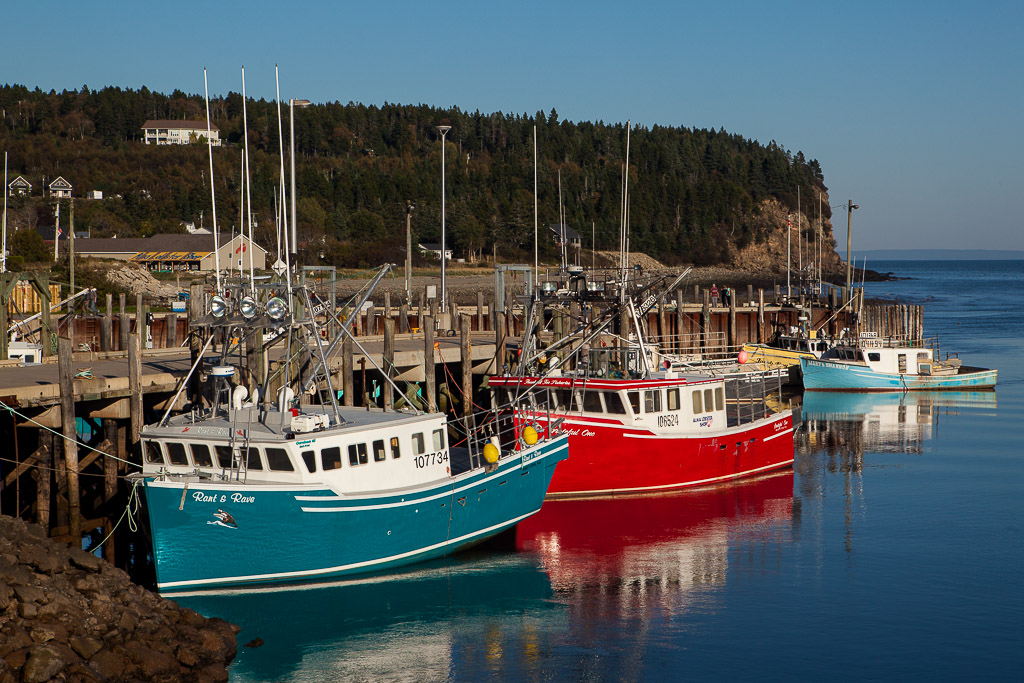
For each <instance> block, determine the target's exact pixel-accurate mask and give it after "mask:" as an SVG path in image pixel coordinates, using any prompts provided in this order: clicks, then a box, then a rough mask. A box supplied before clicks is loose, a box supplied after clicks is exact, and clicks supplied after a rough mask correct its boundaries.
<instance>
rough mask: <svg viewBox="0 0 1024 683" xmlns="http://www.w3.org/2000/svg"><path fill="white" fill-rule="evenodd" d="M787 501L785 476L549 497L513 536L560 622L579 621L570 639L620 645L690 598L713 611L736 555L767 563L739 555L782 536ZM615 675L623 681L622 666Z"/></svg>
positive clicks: (786, 529)
mask: <svg viewBox="0 0 1024 683" xmlns="http://www.w3.org/2000/svg"><path fill="white" fill-rule="evenodd" d="M793 500H794V499H793V471H792V470H786V471H784V472H779V473H776V474H774V475H767V476H764V477H761V478H757V479H753V480H750V481H747V482H740V483H735V484H731V485H725V486H717V487H709V488H705V489H696V490H690V491H683V492H678V493H674V494H666V495H656V496H637V497H614V498H588V499H578V500H549V501H546V502H545V503H544V507H543V508H541V511H540V513H538V514H537V515H534V516H533V517H531V518H529V519H526V520H524V521H523V522H520V524H519V526H518V531H517V534H518V535H517V539H518V545H519V548H520V549H521V550H524V551H529V552H536V553H537V554H538V555H539V557H540V560H541V564H542V566H543V567H544V569H545V570H546V571H547V572H548V575H549V576H550V578H551V583H552V586H553V588H554V589H555V594H556V596H557V597H558V599H560V600H563V601H565V602H567V603H568V604H569V607H570V615H571V616H570V618H571V619H572V616H576V617H580V618H579V619H575V620H573V621H574V622H575V626H576V627H578V628H581V629H584V630H585V631H586V632H587V633H586V634H581V633H577V634H574V635H575V637H576V638H581V639H584V640H585V636H586V635H592V634H593V633H594V632H595V631H597V630H599V629H601V628H602V627H604V628H607V629H609V630H614V631H615V632H617V633H618V635H617V636H615V637H617V638H619V639H622V638H623V637H624V633H626V632H628V630H629V629H631V628H636V627H641V626H640V624H643V623H646V622H647V621H648V620H649V619H652V618H660V617H664V616H666V615H674V614H679V613H683V612H686V611H687V610H688V608H689V607H688V606H689V605H690V604H691V603H692V602H694V601H699V602H701V603H702V604H703V606H704V607H705V608H707V609H712V610H713V609H714V602H715V591H714V590H713V589H717V588H720V587H722V586H724V585H725V583H726V577H727V574H728V570H729V568H730V562H736V561H737V558H740V561H741V562H742V563H747V562H749V561H754V562H758V563H760V562H774V561H776V560H774V559H772V557H773V554H772V553H764V554H762V553H758V552H745V551H746V550H749V549H750V548H751V547H754V546H756V547H762V546H767V545H776V544H778V543H779V542H780V539H782V540H784V539H785V538H787V537H788V536H789V534H790V532H791V531H792V520H793V507H794V505H793ZM759 568H760V567H759ZM574 608H578V610H576V611H574ZM637 622H640V624H638V623H637ZM570 628H573V625H570ZM566 635H567V636H569V635H570V634H566ZM632 638H633V637H632V636H625V640H626V641H629V640H631V639H632ZM573 640H574V637H573V636H570V638H569V642H572V641H573ZM620 674H621V676H624V677H626V678H630V677H631V674H630V671H629V670H628V669H624V670H622V671H619V672H617V673H616V674H615V677H618V676H619V675H620ZM609 675H611V674H609Z"/></svg>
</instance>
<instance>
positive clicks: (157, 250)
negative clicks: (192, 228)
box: [75, 233, 267, 272]
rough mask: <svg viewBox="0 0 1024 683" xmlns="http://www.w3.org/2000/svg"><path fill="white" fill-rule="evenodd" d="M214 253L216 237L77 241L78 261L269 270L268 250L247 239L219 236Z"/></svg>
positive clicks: (159, 268)
mask: <svg viewBox="0 0 1024 683" xmlns="http://www.w3.org/2000/svg"><path fill="white" fill-rule="evenodd" d="M217 245H218V247H219V248H218V249H217V250H216V251H215V250H214V239H213V233H208V234H194V235H188V234H186V235H180V234H174V235H153V236H152V237H108V238H96V237H94V238H89V239H79V240H75V255H76V256H78V257H79V258H107V259H117V260H119V261H131V262H133V263H138V264H139V265H142V266H145V267H146V268H147V269H149V270H152V271H175V270H195V271H200V272H208V271H213V270H214V269H215V268H216V264H217V262H218V261H219V262H220V268H221V270H248V269H249V268H250V258H251V259H252V263H251V267H252V268H255V269H256V270H266V269H267V250H266V249H264V248H263V247H261V246H260V245H258V244H256V243H255V242H250V241H249V238H248V236H244V235H235V236H234V237H232V236H231V235H225V234H223V233H220V234H219V235H218V240H217Z"/></svg>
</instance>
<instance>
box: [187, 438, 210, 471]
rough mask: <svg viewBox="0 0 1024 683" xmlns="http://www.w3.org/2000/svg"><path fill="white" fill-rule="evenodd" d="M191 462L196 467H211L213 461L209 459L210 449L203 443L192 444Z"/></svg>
mask: <svg viewBox="0 0 1024 683" xmlns="http://www.w3.org/2000/svg"><path fill="white" fill-rule="evenodd" d="M192 462H194V463H195V464H196V466H197V467H213V459H212V458H211V457H210V447H209V446H207V445H206V444H205V443H194V444H192Z"/></svg>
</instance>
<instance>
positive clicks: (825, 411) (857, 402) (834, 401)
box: [795, 391, 996, 455]
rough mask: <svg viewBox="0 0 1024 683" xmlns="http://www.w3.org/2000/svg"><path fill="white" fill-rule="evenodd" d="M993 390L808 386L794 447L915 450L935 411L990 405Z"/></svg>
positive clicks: (927, 434) (930, 430)
mask: <svg viewBox="0 0 1024 683" xmlns="http://www.w3.org/2000/svg"><path fill="white" fill-rule="evenodd" d="M995 407H996V394H995V392H994V391H948V392H946V391H944V392H902V393H868V394H859V393H844V392H822V391H808V392H806V393H805V394H804V399H803V408H802V411H801V413H802V423H801V426H800V429H799V430H798V434H797V436H796V438H795V441H796V448H797V451H798V452H800V453H813V452H815V451H818V450H822V449H826V450H833V449H838V450H849V451H852V452H853V453H855V454H858V455H863V453H864V451H870V452H876V453H921V452H922V449H923V448H924V442H926V441H928V440H929V439H931V438H932V437H933V435H934V433H935V431H936V430H938V428H939V417H940V415H955V414H957V413H958V412H959V410H960V409H966V408H969V409H975V410H976V409H993V410H994V409H995Z"/></svg>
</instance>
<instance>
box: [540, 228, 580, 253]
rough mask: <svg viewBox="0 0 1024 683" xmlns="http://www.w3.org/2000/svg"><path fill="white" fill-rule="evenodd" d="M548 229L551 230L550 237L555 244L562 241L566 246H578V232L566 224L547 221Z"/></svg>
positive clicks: (576, 247) (577, 247)
mask: <svg viewBox="0 0 1024 683" xmlns="http://www.w3.org/2000/svg"><path fill="white" fill-rule="evenodd" d="M548 230H550V231H551V238H552V239H553V240H555V244H558V245H561V244H562V242H563V241H564V242H565V245H566V246H567V247H572V248H574V249H579V248H580V234H579V233H578V232H576V231H575V230H573V229H572V228H570V227H569V226H568V225H565V224H564V223H563V224H559V223H549V224H548Z"/></svg>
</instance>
